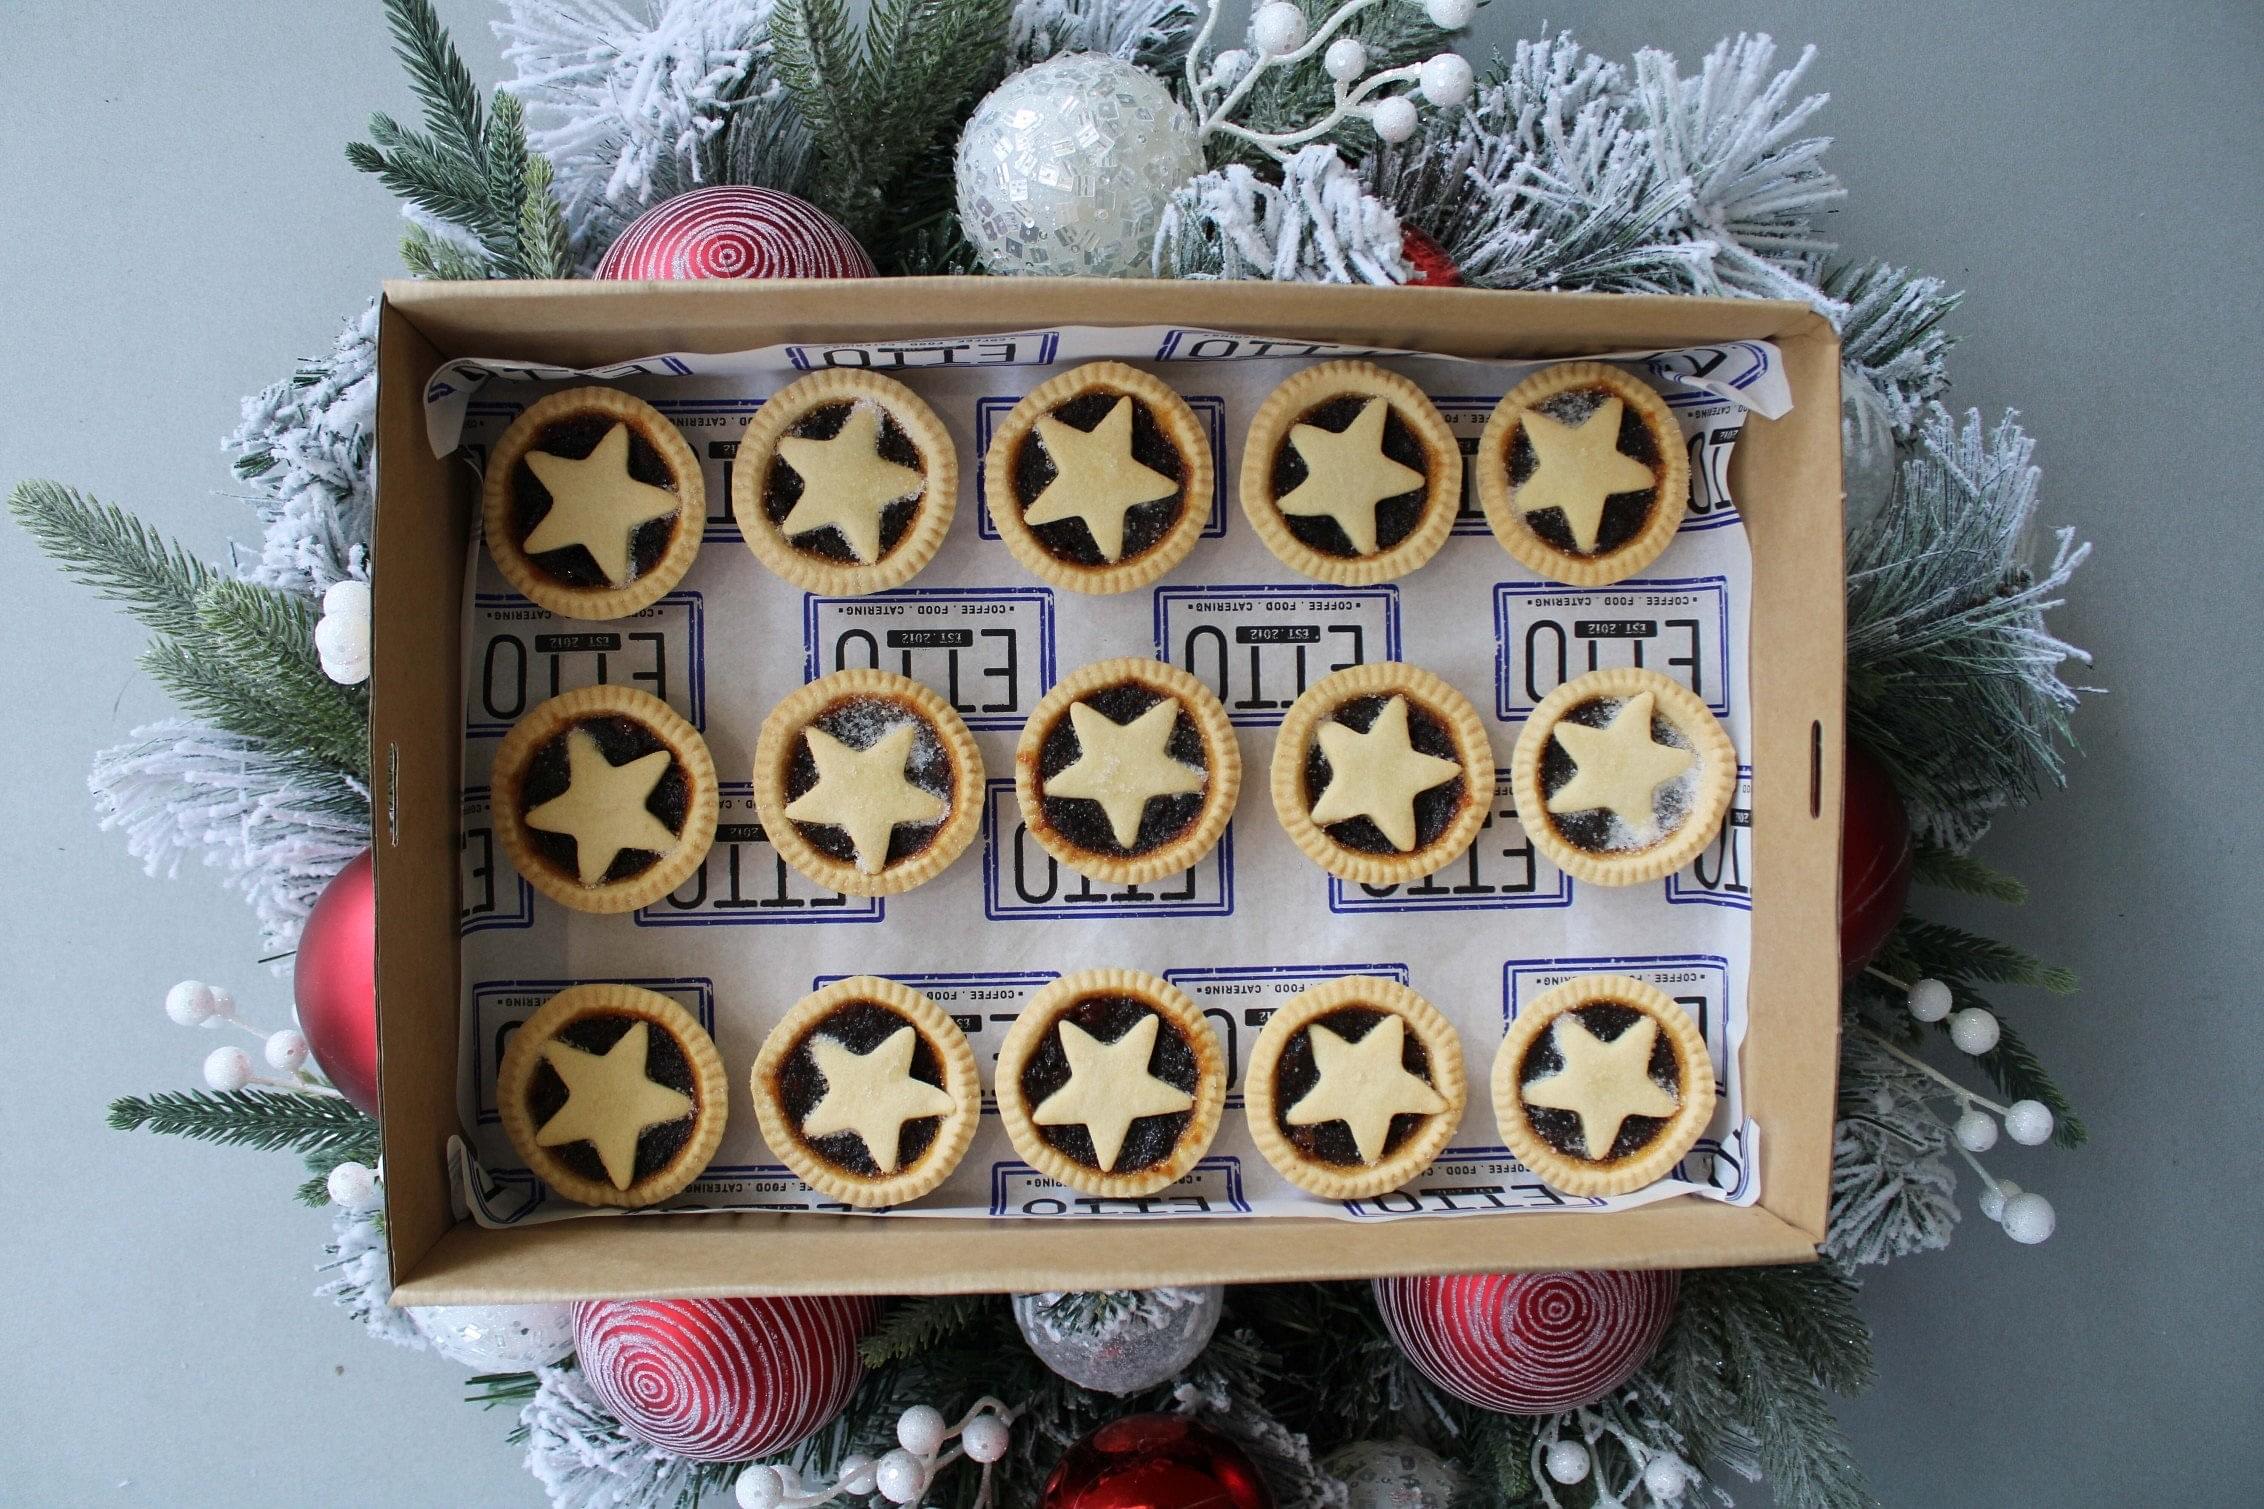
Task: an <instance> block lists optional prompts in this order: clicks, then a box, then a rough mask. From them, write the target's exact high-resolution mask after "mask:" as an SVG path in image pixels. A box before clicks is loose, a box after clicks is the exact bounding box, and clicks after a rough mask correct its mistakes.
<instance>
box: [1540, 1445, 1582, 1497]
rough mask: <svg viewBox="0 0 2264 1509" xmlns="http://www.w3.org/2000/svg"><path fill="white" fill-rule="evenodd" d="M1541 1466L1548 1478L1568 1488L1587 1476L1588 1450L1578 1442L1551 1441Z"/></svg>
mask: <svg viewBox="0 0 2264 1509" xmlns="http://www.w3.org/2000/svg"><path fill="white" fill-rule="evenodd" d="M1541 1465H1542V1466H1543V1467H1544V1468H1546V1469H1547V1470H1548V1474H1549V1476H1550V1477H1552V1478H1554V1479H1556V1480H1557V1481H1558V1482H1560V1483H1563V1484H1565V1485H1566V1486H1568V1487H1569V1486H1570V1485H1572V1484H1574V1483H1577V1482H1580V1481H1582V1480H1583V1479H1585V1478H1586V1477H1587V1476H1588V1448H1587V1447H1585V1446H1582V1445H1581V1444H1580V1443H1579V1442H1578V1441H1551V1442H1550V1443H1549V1449H1548V1451H1547V1452H1545V1453H1543V1455H1542V1457H1541Z"/></svg>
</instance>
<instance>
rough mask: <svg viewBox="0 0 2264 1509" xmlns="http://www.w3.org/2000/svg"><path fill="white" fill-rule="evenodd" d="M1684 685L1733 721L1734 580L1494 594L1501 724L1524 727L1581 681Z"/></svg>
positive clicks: (1510, 586)
mask: <svg viewBox="0 0 2264 1509" xmlns="http://www.w3.org/2000/svg"><path fill="white" fill-rule="evenodd" d="M1631 666H1632V667H1636V668H1639V669H1649V670H1654V671H1658V672H1660V673H1661V674H1663V675H1666V676H1669V677H1672V678H1673V679H1674V680H1676V681H1679V682H1681V683H1682V684H1683V685H1684V686H1686V687H1688V688H1689V689H1690V690H1691V691H1692V692H1693V693H1694V694H1696V696H1697V698H1698V700H1699V701H1701V702H1703V703H1705V704H1706V706H1707V707H1709V708H1711V709H1712V710H1713V712H1714V716H1716V717H1727V716H1729V580H1728V578H1726V577H1720V576H1698V577H1687V578H1680V579H1675V580H1668V581H1625V582H1614V583H1612V584H1611V585H1610V586H1608V587H1595V588H1585V587H1558V586H1550V585H1540V586H1526V585H1520V584H1518V583H1514V582H1500V583H1497V584H1496V585H1495V587H1494V716H1496V717H1497V718H1500V719H1501V720H1502V721H1503V722H1505V723H1521V722H1523V721H1524V720H1525V719H1526V718H1527V717H1528V716H1530V715H1531V713H1532V711H1533V709H1534V708H1535V707H1536V706H1537V705H1539V703H1540V702H1541V700H1542V699H1543V698H1545V697H1547V696H1548V695H1549V693H1551V692H1553V691H1555V690H1556V689H1557V688H1558V687H1560V686H1562V685H1563V684H1564V683H1565V682H1567V681H1570V680H1572V679H1573V678H1574V677H1576V676H1585V675H1586V674H1587V673H1588V672H1590V671H1601V670H1619V669H1624V668H1627V667H1631Z"/></svg>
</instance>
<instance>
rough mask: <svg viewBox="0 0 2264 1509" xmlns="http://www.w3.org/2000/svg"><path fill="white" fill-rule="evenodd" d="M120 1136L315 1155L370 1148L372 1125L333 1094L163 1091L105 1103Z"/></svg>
mask: <svg viewBox="0 0 2264 1509" xmlns="http://www.w3.org/2000/svg"><path fill="white" fill-rule="evenodd" d="M110 1125H111V1126H112V1127H113V1128H115V1129H116V1130H118V1131H121V1132H131V1131H135V1130H141V1131H148V1132H159V1133H163V1134H164V1135H166V1136H169V1137H193V1138H195V1139H196V1140H197V1141H199V1142H218V1143H223V1144H226V1145H228V1146H231V1147H251V1148H262V1149H273V1148H294V1149H296V1150H298V1151H299V1152H302V1153H317V1152H324V1151H328V1150H333V1149H342V1148H367V1147H374V1146H375V1145H376V1142H377V1123H376V1122H375V1121H374V1120H372V1119H371V1118H370V1117H369V1116H367V1115H365V1114H364V1113H363V1112H361V1111H359V1110H357V1109H355V1107H354V1105H353V1103H352V1102H350V1101H348V1100H346V1099H344V1098H343V1097H340V1096H336V1095H302V1094H297V1093H294V1092H292V1091H288V1090H163V1091H160V1092H158V1093H157V1094H155V1095H150V1096H146V1097H145V1096H140V1095H128V1096H125V1097H123V1098H121V1099H118V1100H114V1101H112V1102H111V1103H110Z"/></svg>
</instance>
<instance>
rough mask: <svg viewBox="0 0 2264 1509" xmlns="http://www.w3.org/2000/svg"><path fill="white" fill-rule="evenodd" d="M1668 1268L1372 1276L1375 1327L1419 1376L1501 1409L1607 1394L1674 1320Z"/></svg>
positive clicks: (1556, 1405) (1511, 1411)
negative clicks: (1380, 1323)
mask: <svg viewBox="0 0 2264 1509" xmlns="http://www.w3.org/2000/svg"><path fill="white" fill-rule="evenodd" d="M1676 1288H1677V1284H1676V1280H1675V1275H1674V1273H1673V1271H1672V1270H1668V1269H1660V1270H1651V1271H1646V1272H1640V1273H1631V1272H1620V1271H1617V1270H1611V1269H1597V1270H1591V1271H1586V1272H1570V1273H1463V1274H1454V1275H1450V1276H1447V1277H1444V1278H1440V1277H1422V1278H1379V1279H1377V1280H1376V1308H1377V1309H1379V1310H1381V1311H1382V1312H1383V1318H1384V1328H1385V1329H1386V1330H1387V1331H1389V1332H1390V1333H1391V1339H1392V1340H1393V1341H1395V1342H1397V1343H1399V1349H1400V1350H1401V1351H1403V1352H1405V1353H1406V1354H1407V1358H1408V1360H1409V1361H1410V1362H1412V1363H1414V1364H1415V1366H1416V1367H1418V1368H1420V1369H1421V1370H1422V1372H1423V1376H1424V1377H1426V1378H1428V1379H1430V1380H1431V1382H1433V1383H1435V1384H1437V1385H1438V1386H1439V1387H1440V1388H1442V1389H1445V1390H1446V1391H1447V1392H1448V1393H1450V1394H1452V1395H1454V1396H1455V1397H1456V1398H1457V1399H1461V1400H1465V1401H1467V1402H1468V1403H1471V1404H1475V1405H1477V1406H1478V1407H1479V1408H1480V1409H1490V1410H1497V1411H1499V1412H1500V1413H1502V1414H1505V1415H1549V1414H1555V1413H1556V1412H1558V1411H1559V1410H1567V1409H1577V1408H1579V1407H1580V1406H1582V1405H1584V1404H1593V1403H1595V1402H1596V1401H1597V1400H1599V1399H1603V1398H1605V1397H1607V1396H1609V1395H1610V1394H1611V1393H1612V1391H1613V1390H1615V1389H1617V1388H1618V1387H1619V1386H1620V1385H1621V1384H1623V1383H1625V1382H1626V1381H1627V1380H1628V1379H1630V1378H1632V1377H1634V1376H1635V1373H1636V1371H1637V1370H1638V1369H1639V1368H1641V1367H1642V1366H1643V1364H1644V1362H1645V1361H1646V1360H1647V1359H1648V1358H1649V1357H1650V1355H1651V1353H1652V1352H1653V1351H1654V1350H1656V1349H1657V1347H1658V1345H1659V1339H1660V1338H1661V1337H1663V1336H1665V1335H1666V1333H1667V1323H1668V1322H1669V1321H1671V1320H1673V1319H1674V1300H1675V1292H1676Z"/></svg>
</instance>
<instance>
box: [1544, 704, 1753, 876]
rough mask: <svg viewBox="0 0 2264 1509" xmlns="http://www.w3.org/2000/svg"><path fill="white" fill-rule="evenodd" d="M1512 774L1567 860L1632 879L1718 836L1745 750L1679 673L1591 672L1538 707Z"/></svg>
mask: <svg viewBox="0 0 2264 1509" xmlns="http://www.w3.org/2000/svg"><path fill="white" fill-rule="evenodd" d="M1509 779H1510V790H1511V791H1512V792H1513V793H1514V794H1515V796H1516V800H1517V814H1518V821H1519V822H1520V823H1522V824H1523V825H1524V828H1525V832H1526V833H1527V835H1529V836H1530V837H1531V838H1532V840H1533V842H1534V843H1535V844H1536V845H1537V846H1539V848H1540V849H1541V851H1542V852H1543V853H1544V854H1546V855H1548V856H1549V858H1550V859H1551V860H1552V861H1554V863H1555V864H1556V867H1557V868H1558V869H1560V870H1562V871H1564V872H1565V873H1566V874H1567V875H1571V876H1573V877H1575V878H1577V879H1580V880H1585V881H1588V882H1589V883H1591V884H1593V885H1614V886H1616V885H1635V884H1638V883H1640V882H1642V881H1646V880H1657V879H1658V878H1659V877H1660V876H1662V875H1666V874H1668V873H1670V872H1672V871H1675V870H1679V869H1681V868H1682V867H1683V866H1684V865H1686V864H1688V863H1689V862H1690V861H1691V860H1692V859H1693V858H1695V857H1696V856H1697V854H1698V852H1699V851H1700V850H1702V849H1704V848H1705V847H1706V845H1708V844H1709V843H1712V842H1713V840H1714V835H1715V834H1716V833H1718V832H1719V831H1721V825H1722V817H1723V815H1724V814H1725V813H1727V812H1728V811H1729V802H1730V796H1731V794H1732V793H1733V792H1734V790H1735V789H1736V786H1737V751H1736V750H1735V749H1734V748H1732V747H1731V745H1730V742H1729V735H1728V734H1726V733H1724V732H1723V731H1722V726H1721V724H1720V723H1719V722H1717V721H1716V720H1715V718H1714V715H1713V713H1712V712H1711V711H1709V710H1708V709H1707V707H1706V704H1705V703H1703V702H1700V701H1699V700H1698V699H1697V698H1696V697H1694V696H1692V695H1691V694H1690V692H1688V691H1687V690H1685V689H1684V688H1683V687H1682V686H1681V684H1680V683H1678V682H1675V681H1671V680H1669V679H1668V678H1667V677H1665V676H1662V675H1660V674H1659V673H1658V672H1657V671H1643V670H1615V671H1590V672H1589V673H1588V674H1587V675H1585V676H1579V677H1575V678H1574V679H1573V680H1571V681H1567V682H1566V683H1565V684H1564V685H1562V686H1560V687H1558V688H1557V689H1556V690H1555V691H1553V692H1551V693H1549V695H1548V696H1546V697H1544V698H1543V699H1542V700H1541V703H1540V705H1539V706H1538V707H1536V708H1534V709H1533V713H1532V716H1531V717H1529V718H1528V719H1526V722H1525V729H1524V732H1522V733H1520V734H1519V735H1518V736H1517V748H1516V750H1515V751H1514V752H1513V753H1512V754H1511V756H1510V771H1509Z"/></svg>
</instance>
